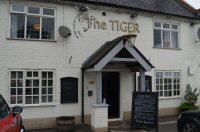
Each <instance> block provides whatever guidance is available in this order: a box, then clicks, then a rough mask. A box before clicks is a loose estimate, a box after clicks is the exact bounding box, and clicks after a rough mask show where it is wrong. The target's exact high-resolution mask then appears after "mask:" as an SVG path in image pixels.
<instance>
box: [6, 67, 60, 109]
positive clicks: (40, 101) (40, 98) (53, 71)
mask: <svg viewBox="0 0 200 132" xmlns="http://www.w3.org/2000/svg"><path fill="white" fill-rule="evenodd" d="M12 71H16V72H23V86H22V90H23V94H22V96H23V102H22V104H18V103H17V100H16V104H11V100H10V99H11V93H10V89H11V84H10V81H11V72H12ZM28 71H38V77H27V76H26V73H27V72H28ZM8 72H9V74H8V76H9V79H8V89H9V90H8V91H9V106H10V107H14V106H16V105H18V106H25V107H26V106H46V105H55V91H56V90H55V86H56V83H55V82H56V77H55V70H54V69H49V70H48V69H44V70H43V69H9V70H8ZM42 72H52V73H53V79H52V80H53V86H52V88H53V94H52V96H53V99H52V102H48V101H47V102H45V103H43V102H42ZM27 79H39V103H38V104H26V103H25V101H26V100H25V97H26V96H27V95H26V94H25V92H26V91H25V90H26V86H25V85H26V82H25V81H26V80H27ZM16 89H17V86H16ZM16 92H17V91H16ZM30 96H33V94H32V95H30ZM47 96H48V95H47Z"/></svg>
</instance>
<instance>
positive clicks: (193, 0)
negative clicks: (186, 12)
mask: <svg viewBox="0 0 200 132" xmlns="http://www.w3.org/2000/svg"><path fill="white" fill-rule="evenodd" d="M185 1H187V2H188V3H189V4H191V5H192V6H193V7H195V8H196V9H199V8H200V0H185Z"/></svg>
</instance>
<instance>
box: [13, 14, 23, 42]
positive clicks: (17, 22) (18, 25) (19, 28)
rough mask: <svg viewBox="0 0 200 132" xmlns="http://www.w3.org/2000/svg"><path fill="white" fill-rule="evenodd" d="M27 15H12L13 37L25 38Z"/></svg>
mask: <svg viewBox="0 0 200 132" xmlns="http://www.w3.org/2000/svg"><path fill="white" fill-rule="evenodd" d="M24 27H25V16H24V15H19V14H12V15H11V38H24Z"/></svg>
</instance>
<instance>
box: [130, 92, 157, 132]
mask: <svg viewBox="0 0 200 132" xmlns="http://www.w3.org/2000/svg"><path fill="white" fill-rule="evenodd" d="M136 128H137V129H142V128H149V129H156V130H158V94H157V93H156V92H133V98H132V118H131V129H136Z"/></svg>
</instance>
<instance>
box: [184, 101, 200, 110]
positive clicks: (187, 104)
mask: <svg viewBox="0 0 200 132" xmlns="http://www.w3.org/2000/svg"><path fill="white" fill-rule="evenodd" d="M180 109H181V110H182V111H187V110H195V109H198V106H196V105H193V104H190V103H187V102H183V103H182V104H181V106H180Z"/></svg>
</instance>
